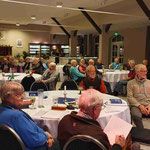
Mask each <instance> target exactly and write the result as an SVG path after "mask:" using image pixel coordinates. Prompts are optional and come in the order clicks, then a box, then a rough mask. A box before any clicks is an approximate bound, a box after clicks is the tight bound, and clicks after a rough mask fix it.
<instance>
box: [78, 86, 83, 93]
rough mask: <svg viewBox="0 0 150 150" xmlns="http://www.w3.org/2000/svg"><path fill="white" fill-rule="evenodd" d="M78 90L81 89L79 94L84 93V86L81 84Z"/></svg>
mask: <svg viewBox="0 0 150 150" xmlns="http://www.w3.org/2000/svg"><path fill="white" fill-rule="evenodd" d="M78 90H80V92H79V94H81V93H82V90H83V87H82V86H79V87H78Z"/></svg>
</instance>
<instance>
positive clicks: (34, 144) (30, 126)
mask: <svg viewBox="0 0 150 150" xmlns="http://www.w3.org/2000/svg"><path fill="white" fill-rule="evenodd" d="M23 98H24V88H23V86H22V85H21V84H20V83H18V82H7V83H5V84H3V85H2V88H1V99H2V104H1V105H0V124H6V125H8V126H10V127H11V128H13V129H14V130H15V131H16V132H17V133H18V135H19V136H20V137H21V139H22V140H23V142H24V144H25V146H26V148H27V150H37V149H38V150H47V149H46V148H47V145H46V143H47V144H48V146H49V147H51V146H52V145H53V142H54V140H53V138H52V136H51V135H50V134H49V133H48V132H44V131H43V130H42V129H41V128H39V127H38V126H37V125H36V124H35V123H34V121H33V120H32V118H31V117H30V116H29V115H28V114H26V113H25V112H23V111H22V110H20V109H19V107H20V106H21V105H22V103H23ZM50 149H51V148H50Z"/></svg>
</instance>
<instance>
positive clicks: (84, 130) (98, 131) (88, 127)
mask: <svg viewBox="0 0 150 150" xmlns="http://www.w3.org/2000/svg"><path fill="white" fill-rule="evenodd" d="M102 105H103V99H102V94H101V93H100V92H99V91H97V90H95V89H88V90H86V91H84V92H83V93H82V94H81V96H80V98H79V103H78V106H79V108H80V110H79V112H75V111H73V112H71V114H69V115H66V116H65V117H64V118H63V119H62V120H61V121H60V123H59V125H58V137H57V139H58V140H59V143H60V146H61V149H63V147H64V145H65V143H66V142H67V141H68V139H69V138H70V137H72V136H74V135H78V134H85V135H90V136H92V137H94V138H96V139H97V140H99V141H100V142H101V143H103V145H104V146H105V147H106V149H108V150H110V149H112V150H114V149H115V150H122V147H123V146H124V144H125V138H124V137H123V136H116V144H114V145H113V146H112V148H111V145H110V143H109V141H108V137H107V135H106V134H105V133H104V132H103V130H102V128H101V126H100V124H99V123H98V122H97V121H96V119H97V118H98V117H99V115H100V112H101V110H102Z"/></svg>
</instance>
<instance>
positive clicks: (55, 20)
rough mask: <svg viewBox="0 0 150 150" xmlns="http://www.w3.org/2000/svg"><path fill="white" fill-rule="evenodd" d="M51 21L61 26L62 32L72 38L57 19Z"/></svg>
mask: <svg viewBox="0 0 150 150" xmlns="http://www.w3.org/2000/svg"><path fill="white" fill-rule="evenodd" d="M51 19H52V20H53V21H54V22H55V23H56V24H57V25H59V27H60V28H61V30H62V31H63V32H64V33H65V34H66V35H67V36H68V37H69V38H70V34H69V33H68V32H67V30H66V29H65V28H64V27H63V26H62V25H61V24H60V23H59V22H58V21H57V20H56V18H54V17H51Z"/></svg>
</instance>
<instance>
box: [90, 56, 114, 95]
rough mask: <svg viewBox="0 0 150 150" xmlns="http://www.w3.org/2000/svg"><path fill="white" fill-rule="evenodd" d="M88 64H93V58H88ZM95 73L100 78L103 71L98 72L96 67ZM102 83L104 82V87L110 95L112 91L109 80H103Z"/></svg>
mask: <svg viewBox="0 0 150 150" xmlns="http://www.w3.org/2000/svg"><path fill="white" fill-rule="evenodd" d="M89 65H93V66H94V60H93V59H90V60H89ZM96 75H97V76H98V77H99V78H100V79H101V78H102V77H103V73H102V72H100V71H98V70H97V69H96ZM104 84H105V86H106V89H107V92H108V94H110V95H112V94H113V93H112V91H111V87H110V84H109V82H107V81H104Z"/></svg>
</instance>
